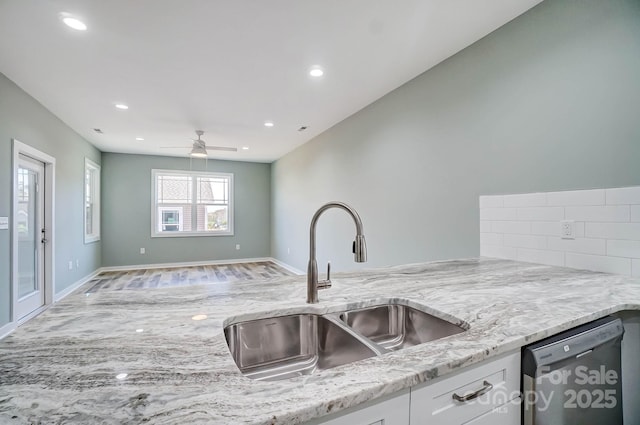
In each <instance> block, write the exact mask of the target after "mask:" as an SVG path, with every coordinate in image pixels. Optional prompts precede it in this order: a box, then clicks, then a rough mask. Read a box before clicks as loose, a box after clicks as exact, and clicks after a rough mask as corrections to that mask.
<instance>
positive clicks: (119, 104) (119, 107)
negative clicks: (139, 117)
mask: <svg viewBox="0 0 640 425" xmlns="http://www.w3.org/2000/svg"><path fill="white" fill-rule="evenodd" d="M116 108H118V109H129V107H128V106H127V105H125V104H124V103H116Z"/></svg>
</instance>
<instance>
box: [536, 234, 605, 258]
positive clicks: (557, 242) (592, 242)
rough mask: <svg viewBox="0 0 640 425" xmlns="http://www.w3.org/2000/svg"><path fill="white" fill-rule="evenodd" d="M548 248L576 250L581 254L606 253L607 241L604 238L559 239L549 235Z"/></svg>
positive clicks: (567, 250) (553, 249)
mask: <svg viewBox="0 0 640 425" xmlns="http://www.w3.org/2000/svg"><path fill="white" fill-rule="evenodd" d="M547 242H548V248H549V249H550V250H552V251H566V252H577V253H582V254H597V255H606V253H607V241H605V240H604V239H587V238H578V239H560V238H554V237H549V240H548V241H547Z"/></svg>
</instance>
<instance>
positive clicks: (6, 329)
mask: <svg viewBox="0 0 640 425" xmlns="http://www.w3.org/2000/svg"><path fill="white" fill-rule="evenodd" d="M16 327H17V326H16V324H15V323H13V322H9V323H7V324H6V325H4V326H2V327H0V339H2V338H4V337H6V336H8V335H9V334H10V333H11V332H13V331H15V330H16Z"/></svg>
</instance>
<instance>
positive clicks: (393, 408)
mask: <svg viewBox="0 0 640 425" xmlns="http://www.w3.org/2000/svg"><path fill="white" fill-rule="evenodd" d="M312 424H318V425H409V390H405V391H402V392H400V393H399V395H394V396H393V397H392V398H387V399H386V400H383V401H376V400H373V401H370V402H368V403H366V404H365V405H364V406H362V407H356V408H352V409H348V410H347V411H345V412H344V413H338V414H337V416H333V417H332V419H329V420H325V421H321V420H317V421H311V422H309V423H308V425H312Z"/></svg>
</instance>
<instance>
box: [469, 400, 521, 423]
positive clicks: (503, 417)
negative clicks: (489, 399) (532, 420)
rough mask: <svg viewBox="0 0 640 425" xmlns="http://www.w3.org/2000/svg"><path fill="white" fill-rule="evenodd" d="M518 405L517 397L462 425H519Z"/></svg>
mask: <svg viewBox="0 0 640 425" xmlns="http://www.w3.org/2000/svg"><path fill="white" fill-rule="evenodd" d="M520 406H521V404H520V398H517V399H515V400H512V401H510V402H508V403H507V404H504V405H502V406H500V407H497V408H495V409H493V410H492V411H491V412H488V413H485V414H484V415H482V416H478V417H477V418H475V419H471V420H470V421H469V422H465V423H464V424H463V425H520V418H521V416H520Z"/></svg>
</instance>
